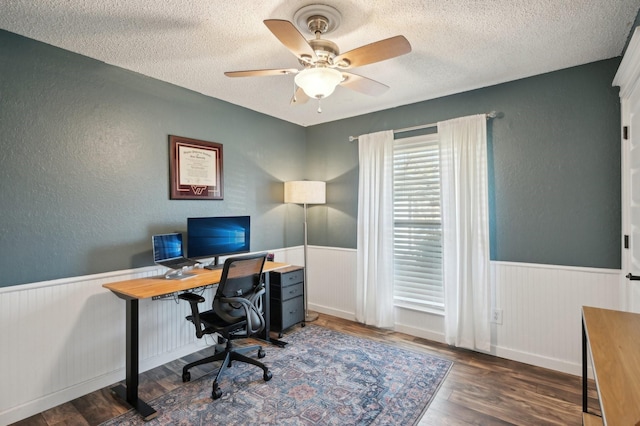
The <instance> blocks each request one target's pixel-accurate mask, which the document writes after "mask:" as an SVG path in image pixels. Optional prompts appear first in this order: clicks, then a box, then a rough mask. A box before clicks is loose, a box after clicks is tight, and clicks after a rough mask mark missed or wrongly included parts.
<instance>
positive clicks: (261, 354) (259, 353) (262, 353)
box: [258, 349, 267, 358]
mask: <svg viewBox="0 0 640 426" xmlns="http://www.w3.org/2000/svg"><path fill="white" fill-rule="evenodd" d="M265 356H267V353H266V352H265V351H264V350H263V349H260V350H258V358H264V357H265Z"/></svg>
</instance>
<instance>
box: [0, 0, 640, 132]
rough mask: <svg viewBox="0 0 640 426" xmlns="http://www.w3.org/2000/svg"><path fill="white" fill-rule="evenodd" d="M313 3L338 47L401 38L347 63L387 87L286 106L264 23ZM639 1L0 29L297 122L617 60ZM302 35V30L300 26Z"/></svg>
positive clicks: (39, 5)
mask: <svg viewBox="0 0 640 426" xmlns="http://www.w3.org/2000/svg"><path fill="white" fill-rule="evenodd" d="M313 3H322V4H327V5H331V6H333V7H335V8H336V9H338V10H339V11H340V13H341V15H342V21H341V24H340V26H339V28H338V29H337V30H335V31H333V32H332V33H330V34H328V35H327V36H325V38H328V39H330V40H332V41H333V42H335V43H337V44H338V46H339V47H340V50H341V51H342V52H346V51H348V50H351V49H354V48H356V47H359V46H362V45H365V44H368V43H371V42H374V41H377V40H381V39H384V38H388V37H392V36H395V35H399V34H402V35H404V36H405V37H406V38H407V39H408V40H409V42H410V43H411V45H412V48H413V50H412V52H411V53H409V54H407V55H404V56H400V57H398V58H394V59H391V60H388V61H384V62H379V63H376V64H370V65H366V66H362V67H359V68H355V69H354V70H353V72H354V73H356V74H360V75H362V76H365V77H368V78H371V79H374V80H377V81H380V82H382V83H385V84H386V85H388V86H390V87H391V88H390V89H389V90H388V91H387V92H385V93H384V94H383V95H381V96H379V97H370V96H367V95H364V94H360V93H357V92H354V91H351V90H349V89H346V88H344V87H338V88H337V89H336V91H335V92H334V94H333V95H331V96H330V97H328V98H327V99H325V100H323V102H322V110H323V112H322V113H321V114H318V113H317V112H316V109H317V102H315V101H314V100H311V101H309V102H308V103H306V104H303V105H295V106H292V105H290V103H289V101H290V99H291V96H292V92H293V87H294V83H293V76H292V75H283V76H270V77H248V78H229V77H225V76H224V74H223V72H224V71H237V70H251V69H262V68H300V66H299V63H298V61H297V60H296V58H295V56H294V55H293V54H291V53H290V52H289V51H288V50H287V49H286V48H285V47H284V46H283V45H282V44H281V43H280V42H279V41H278V39H276V37H275V36H274V35H273V34H272V33H271V32H270V31H269V30H268V29H267V27H266V26H265V25H264V24H263V23H262V21H263V20H265V19H286V20H290V21H293V16H294V14H295V12H296V11H297V10H298V9H300V8H301V7H303V6H306V5H309V4H313ZM639 7H640V0H484V1H481V0H455V1H454V0H451V1H449V0H422V1H419V0H376V1H371V0H322V1H320V2H318V1H308V0H307V1H291V0H277V1H275V0H274V1H269V0H235V1H223V0H218V1H215V0H207V1H202V0H201V1H195V0H162V1H154V0H46V1H44V0H43V1H39V0H38V1H34V0H2V2H1V3H0V28H2V29H5V30H7V31H11V32H14V33H17V34H21V35H24V36H27V37H29V38H32V39H35V40H39V41H43V42H45V43H48V44H51V45H54V46H58V47H61V48H64V49H67V50H70V51H73V52H77V53H80V54H82V55H85V56H89V57H91V58H95V59H98V60H101V61H104V62H106V63H109V64H113V65H116V66H119V67H122V68H126V69H129V70H132V71H135V72H138V73H141V74H144V75H147V76H150V77H153V78H157V79H159V80H163V81H167V82H170V83H173V84H176V85H178V86H182V87H185V88H188V89H191V90H194V91H196V92H200V93H203V94H205V95H208V96H212V97H215V98H218V99H222V100H225V101H228V102H231V103H234V104H237V105H241V106H243V107H246V108H250V109H252V110H255V111H259V112H262V113H264V114H268V115H271V116H274V117H278V118H281V119H283V120H286V121H290V122H292V123H296V124H300V125H303V126H308V125H313V124H318V123H323V122H328V121H334V120H338V119H341V118H346V117H351V116H355V115H360V114H365V113H368V112H372V111H378V110H382V109H387V108H392V107H396V106H399V105H405V104H409V103H413V102H419V101H423V100H427V99H433V98H437V97H440V96H444V95H449V94H453V93H459V92H464V91H467V90H471V89H476V88H480V87H486V86H490V85H494V84H498V83H502V82H505V81H511V80H515V79H519V78H523V77H528V76H531V75H536V74H541V73H545V72H549V71H554V70H558V69H562V68H567V67H571V66H576V65H581V64H585V63H589V62H593V61H598V60H602V59H607V58H612V57H615V56H619V55H620V54H621V53H622V50H623V48H624V46H625V43H626V40H627V37H628V35H629V32H630V30H631V26H632V24H633V22H634V20H635V17H636V14H637V12H638V8H639ZM301 32H302V33H303V34H304V35H305V37H306V36H307V35H308V38H312V37H311V35H310V34H308V33H307V32H306V31H303V30H301Z"/></svg>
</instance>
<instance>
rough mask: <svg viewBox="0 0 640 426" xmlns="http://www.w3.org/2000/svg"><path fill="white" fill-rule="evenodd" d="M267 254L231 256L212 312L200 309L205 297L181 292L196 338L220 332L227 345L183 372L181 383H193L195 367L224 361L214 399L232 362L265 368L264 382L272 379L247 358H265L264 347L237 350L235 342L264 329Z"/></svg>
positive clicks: (215, 382)
mask: <svg viewBox="0 0 640 426" xmlns="http://www.w3.org/2000/svg"><path fill="white" fill-rule="evenodd" d="M265 259H266V253H261V254H253V255H247V256H237V257H230V258H228V259H227V260H226V261H225V262H224V267H223V269H222V278H221V280H220V283H219V284H218V290H217V291H216V295H215V297H214V299H213V309H212V310H210V311H206V312H200V311H199V310H198V303H202V302H204V301H205V299H204V297H202V296H200V295H197V294H193V293H182V294H180V295H179V296H178V297H179V298H180V299H182V300H186V301H187V302H189V304H190V305H191V315H190V316H188V317H187V320H189V321H191V322H192V323H193V324H194V325H195V327H196V336H198V338H199V339H200V338H202V336H204V335H205V334H212V333H218V334H220V335H221V336H222V338H223V339H224V341H222V342H219V343H226V346H225V347H224V349H222V350H221V351H220V352H217V353H216V354H215V355H212V356H210V357H207V358H204V359H201V360H198V361H195V362H192V363H189V364H187V365H185V366H184V368H183V369H182V381H183V382H188V381H189V380H191V374H190V373H189V369H190V368H191V367H195V366H196V365H202V364H206V363H209V362H216V361H222V365H220V370H218V373H217V374H216V378H215V380H214V381H213V391H212V393H211V396H212V398H213V399H218V398H220V397H221V396H222V391H221V390H220V389H218V379H219V378H220V374H222V371H223V370H224V369H225V368H226V367H231V363H232V361H241V362H245V363H248V364H253V365H256V366H258V367H260V368H262V371H263V378H264V381H265V382H267V381H269V380H271V377H273V376H272V374H271V372H270V371H269V369H268V368H267V367H266V366H265V365H264V364H263V363H261V362H260V361H257V360H255V359H253V358H249V357H248V356H246V355H244V354H246V353H248V352H251V351H254V350H256V349H257V350H258V358H264V356H265V352H264V350H263V349H262V346H259V345H253V346H249V347H240V348H235V347H233V345H232V344H231V342H232V340H235V339H240V338H247V337H251V336H253V335H255V334H257V333H259V332H260V331H262V330H263V329H264V327H265V320H264V316H263V314H262V296H263V295H264V293H265V288H264V282H263V281H262V268H263V267H264V262H265Z"/></svg>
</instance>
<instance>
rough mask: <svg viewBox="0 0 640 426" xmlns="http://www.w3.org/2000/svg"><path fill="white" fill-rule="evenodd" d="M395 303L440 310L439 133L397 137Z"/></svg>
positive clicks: (441, 307)
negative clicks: (403, 137)
mask: <svg viewBox="0 0 640 426" xmlns="http://www.w3.org/2000/svg"><path fill="white" fill-rule="evenodd" d="M393 180H394V183H393V205H394V211H393V214H394V244H393V258H394V269H395V272H394V274H395V282H394V299H395V300H394V301H395V304H396V305H397V306H405V307H408V308H415V309H420V310H427V311H437V312H442V311H443V310H444V296H443V288H442V220H441V215H440V158H439V148H438V135H437V134H431V135H423V136H415V137H410V138H405V139H397V140H395V141H394V154H393Z"/></svg>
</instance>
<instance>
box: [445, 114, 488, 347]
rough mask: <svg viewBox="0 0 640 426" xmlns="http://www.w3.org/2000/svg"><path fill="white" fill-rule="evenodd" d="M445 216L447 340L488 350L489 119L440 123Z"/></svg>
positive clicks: (452, 343) (463, 345)
mask: <svg viewBox="0 0 640 426" xmlns="http://www.w3.org/2000/svg"><path fill="white" fill-rule="evenodd" d="M438 136H439V138H440V168H441V169H440V170H441V185H442V217H443V237H444V238H443V273H444V292H445V295H444V299H445V302H444V303H445V340H446V342H447V343H448V344H450V345H455V346H460V347H464V348H469V349H477V350H482V351H489V350H490V347H491V333H490V315H489V310H490V300H491V299H490V291H491V288H490V283H489V218H488V183H487V119H486V116H485V115H475V116H470V117H462V118H457V119H454V120H448V121H444V122H440V123H438Z"/></svg>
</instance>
